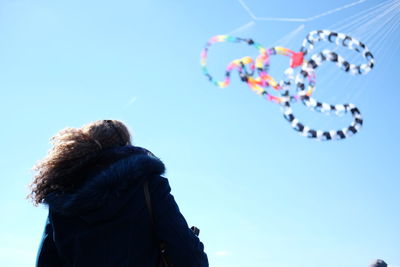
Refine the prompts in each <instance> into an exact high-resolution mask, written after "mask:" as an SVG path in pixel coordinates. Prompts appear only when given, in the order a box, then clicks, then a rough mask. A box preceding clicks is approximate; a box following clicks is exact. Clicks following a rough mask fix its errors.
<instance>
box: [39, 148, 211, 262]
mask: <svg viewBox="0 0 400 267" xmlns="http://www.w3.org/2000/svg"><path fill="white" fill-rule="evenodd" d="M81 165H82V166H81V167H80V168H78V170H77V171H76V173H74V175H80V176H81V177H83V178H84V179H82V180H84V181H85V182H83V183H82V184H81V185H80V186H79V187H78V188H77V189H76V190H73V191H72V192H68V193H65V192H64V193H61V192H54V193H51V194H49V195H48V196H47V197H46V199H45V203H46V204H47V205H48V207H49V216H48V219H47V224H46V228H45V232H44V234H43V240H42V243H41V246H40V249H39V253H38V258H37V266H38V267H58V266H68V267H69V266H74V267H91V266H95V267H102V266H104V267H106V266H107V267H111V266H112V267H114V266H117V267H123V266H127V267H128V266H129V267H131V266H139V267H141V266H143V267H145V266H151V267H153V266H156V262H157V259H158V256H159V249H158V244H159V241H161V240H162V241H165V243H166V248H167V249H166V255H167V258H168V259H169V261H170V263H172V264H173V266H175V267H179V266H182V267H190V266H208V260H207V255H206V254H205V253H204V247H203V244H202V243H201V242H200V241H199V239H198V238H197V236H196V235H194V234H193V232H192V231H191V230H190V229H189V227H188V225H187V223H186V221H185V218H184V217H183V216H182V214H181V213H180V212H179V208H178V206H177V204H176V202H175V200H174V198H173V196H172V195H171V194H170V191H171V188H170V186H169V184H168V180H167V179H166V178H163V177H162V176H161V175H162V174H163V172H164V165H163V163H162V162H161V161H160V160H159V159H157V158H156V157H154V156H152V155H150V154H149V153H147V152H146V150H144V149H141V148H137V147H132V146H126V147H119V148H113V149H109V150H107V151H103V152H101V153H98V155H96V156H93V157H91V158H90V160H87V162H84V163H83V164H81ZM144 179H147V180H148V182H149V189H150V195H151V202H152V208H153V214H154V220H155V226H154V231H153V228H152V226H151V222H150V218H149V212H148V209H147V207H146V202H145V196H144V190H143V181H144Z"/></svg>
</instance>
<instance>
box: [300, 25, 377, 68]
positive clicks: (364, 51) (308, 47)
mask: <svg viewBox="0 0 400 267" xmlns="http://www.w3.org/2000/svg"><path fill="white" fill-rule="evenodd" d="M320 41H328V42H331V43H335V44H336V45H337V46H343V47H345V48H348V49H350V50H355V51H357V52H358V53H360V54H361V55H362V56H363V57H364V58H365V59H366V60H367V63H365V64H360V65H354V64H350V63H349V62H347V61H346V60H345V59H344V58H342V57H340V56H339V55H338V54H337V53H335V52H332V51H330V50H324V51H323V54H324V56H327V57H329V58H330V61H333V62H337V65H338V66H339V67H340V68H342V69H343V70H344V71H346V72H350V73H351V74H367V73H368V72H370V71H371V69H372V68H373V67H374V56H373V55H372V53H371V52H370V51H369V49H368V47H367V46H366V45H365V44H364V43H362V42H360V41H358V40H357V39H354V38H353V37H351V36H348V35H345V34H343V33H336V32H331V31H328V30H318V31H312V32H310V33H309V34H308V35H307V36H306V38H305V39H304V41H303V44H302V47H301V48H300V51H301V52H303V54H304V56H306V55H307V54H309V53H310V52H311V51H312V50H313V48H314V44H315V43H316V42H320Z"/></svg>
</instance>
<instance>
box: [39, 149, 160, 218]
mask: <svg viewBox="0 0 400 267" xmlns="http://www.w3.org/2000/svg"><path fill="white" fill-rule="evenodd" d="M110 162H111V163H110ZM164 171H165V166H164V164H163V163H162V162H161V161H160V160H159V159H158V158H156V157H155V156H154V155H153V154H151V152H149V151H147V150H145V149H143V148H139V147H133V146H125V147H118V148H113V149H109V150H107V151H102V152H101V153H99V154H98V155H96V156H95V157H94V158H93V159H92V160H91V162H88V163H87V164H85V165H84V166H83V167H82V168H81V169H80V170H79V171H77V173H75V174H73V175H85V176H86V177H85V182H84V183H83V184H82V185H81V186H80V187H79V188H77V189H76V190H74V191H73V192H70V193H60V192H53V193H50V194H48V195H47V197H46V199H45V203H46V204H47V205H48V206H49V210H50V212H57V213H59V214H61V215H64V216H80V217H82V218H83V219H84V220H86V221H88V222H94V221H98V220H104V219H107V218H109V217H111V216H113V215H115V214H116V213H117V212H118V211H119V210H120V208H122V207H123V206H124V204H125V203H126V202H127V201H128V200H129V197H130V196H131V194H130V193H131V192H132V188H133V186H134V185H135V184H136V183H140V182H142V181H143V179H146V178H148V177H151V176H155V175H161V174H163V173H164ZM130 189H131V190H130Z"/></svg>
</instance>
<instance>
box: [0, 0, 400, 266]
mask: <svg viewBox="0 0 400 267" xmlns="http://www.w3.org/2000/svg"><path fill="white" fill-rule="evenodd" d="M263 2H264V3H262V2H261V1H255V0H246V1H245V3H246V4H247V5H248V6H249V7H250V8H251V10H252V11H253V12H254V13H255V14H256V16H258V17H288V18H293V17H303V18H307V17H311V16H314V15H317V14H320V13H322V12H325V11H327V10H330V9H333V8H337V7H340V6H343V5H345V4H348V3H351V0H338V1H329V3H328V1H325V2H322V1H317V0H307V1H300V2H299V1H293V0H281V1H279V3H278V2H277V1H268V2H270V3H268V4H267V1H263ZM380 2H382V1H378V0H370V1H366V2H364V3H362V4H360V5H358V6H355V7H353V8H349V9H346V10H343V11H341V12H337V13H335V14H331V15H329V16H326V17H322V18H320V19H316V20H313V21H309V22H305V23H303V24H304V26H301V25H302V23H301V22H268V21H254V22H253V23H252V22H251V21H252V18H251V17H250V16H249V14H248V13H247V12H246V10H245V9H244V8H243V7H242V6H241V4H240V3H239V2H238V1H237V0H219V1H213V0H205V1H178V0H171V1H161V0H158V1H155V0H152V1H128V0H116V1H103V0H96V1H94V0H88V1H78V0H70V1H50V0H37V1H28V0H1V2H0V36H1V37H0V38H1V42H0V98H1V105H0V114H1V115H0V116H1V117H2V123H1V139H0V140H1V141H0V147H1V150H2V153H1V156H0V157H1V168H0V177H1V179H0V188H1V189H0V190H1V194H0V213H1V220H0V225H1V227H0V266H5V267H8V266H13V267H14V266H24V267H25V266H33V265H34V260H35V256H36V250H37V248H38V245H39V242H40V237H41V234H42V230H43V226H44V222H45V219H46V215H47V210H46V209H45V208H44V207H39V208H35V207H33V206H32V205H31V204H30V203H29V202H28V201H27V200H26V199H25V196H26V194H27V192H28V191H27V184H28V183H29V182H30V180H31V178H32V172H31V170H30V169H31V167H32V166H33V165H34V164H35V163H36V162H37V160H39V159H41V158H42V157H44V156H45V154H46V152H47V150H48V149H49V147H50V145H49V142H48V140H49V138H50V137H51V136H52V135H54V134H55V133H56V132H57V131H58V130H60V129H62V128H64V127H67V126H72V127H79V126H81V125H83V124H85V123H87V122H90V121H93V120H98V119H108V118H113V119H120V120H123V121H124V122H126V123H127V124H128V125H129V126H130V128H131V130H132V131H133V136H134V143H135V144H136V145H139V146H143V147H146V148H148V149H150V150H152V151H153V152H154V153H155V154H156V155H158V156H159V157H160V158H161V159H162V160H163V161H164V163H165V164H166V166H167V177H168V178H169V180H170V183H171V185H172V190H173V191H172V193H173V194H174V196H175V197H176V200H177V202H178V204H179V206H180V208H181V211H182V213H183V214H184V215H185V217H186V218H187V220H188V222H189V224H190V225H196V226H198V227H199V228H200V229H201V235H200V237H201V239H202V241H203V242H204V244H205V248H206V252H207V253H208V255H209V261H210V265H211V266H216V267H243V266H249V267H258V266H261V267H263V266H271V267H296V266H299V267H300V266H307V267H321V266H323V267H355V266H367V265H368V263H369V262H370V261H371V260H372V259H374V258H383V259H385V260H386V261H387V262H388V263H390V264H392V265H393V266H400V253H399V251H400V227H399V225H400V215H399V212H398V210H399V208H398V206H399V203H400V194H399V189H400V181H399V178H400V175H399V174H398V172H399V171H398V167H399V165H400V152H399V148H400V145H399V137H400V134H399V133H400V127H399V124H398V121H399V118H398V110H397V108H396V107H397V106H398V101H399V97H400V93H399V90H398V81H399V80H398V77H399V74H400V73H399V71H398V66H397V63H398V61H399V59H400V55H399V51H400V49H399V46H398V43H399V41H400V36H399V29H398V28H395V30H392V32H389V30H390V29H391V28H390V27H389V26H391V25H392V24H393V25H395V24H396V23H397V24H398V21H390V22H388V23H386V24H385V25H387V26H386V28H385V27H384V28H383V29H382V30H379V31H378V33H374V31H373V30H374V27H375V28H376V27H378V26H379V25H380V23H379V22H377V23H375V24H372V25H368V27H364V29H363V30H362V31H361V32H359V36H360V37H365V39H366V40H364V39H361V41H365V42H366V43H367V45H369V46H370V49H371V50H372V52H374V51H377V53H376V57H377V59H376V61H377V63H376V69H374V70H373V71H371V73H370V74H368V75H366V76H363V77H351V76H350V75H346V74H343V73H340V71H339V69H337V68H336V67H335V66H334V65H333V64H330V65H329V64H326V66H323V67H321V71H320V72H319V73H320V76H321V79H318V86H320V87H319V89H318V91H317V92H316V97H317V98H318V99H321V100H325V101H337V103H341V101H342V102H343V101H351V102H353V103H355V104H356V105H357V106H358V107H359V108H360V110H361V111H362V114H363V116H364V119H365V127H364V128H363V129H362V131H361V132H360V133H359V134H358V135H356V136H354V137H352V138H350V139H348V140H344V141H337V142H317V141H314V140H310V139H306V138H304V137H301V136H299V135H298V134H296V133H295V132H294V131H293V130H292V129H291V128H290V126H289V125H288V124H287V122H286V121H285V120H284V119H283V118H282V115H281V113H280V110H279V107H278V106H277V105H275V104H272V103H268V102H266V101H264V100H263V99H261V98H260V97H257V96H256V95H255V94H254V93H253V92H251V91H250V90H249V89H248V88H247V87H246V86H245V85H243V84H241V83H240V81H239V80H238V79H237V77H236V75H233V78H232V85H231V86H230V87H229V88H227V89H224V90H221V89H218V88H216V87H214V86H213V85H212V84H210V83H208V82H207V80H206V79H205V78H204V77H203V75H202V74H201V71H200V66H199V55H200V50H201V49H202V47H203V45H204V43H205V42H206V41H207V39H208V38H209V37H211V36H213V35H216V34H223V33H229V32H231V31H234V30H235V29H237V28H238V27H240V26H241V25H246V24H248V23H250V24H248V25H249V27H247V28H244V29H242V30H239V31H237V32H236V34H235V35H237V36H242V37H252V38H253V39H255V40H257V41H259V42H261V43H263V44H265V46H267V47H268V46H270V45H272V44H275V45H276V44H277V43H276V42H277V41H278V40H280V39H282V38H284V37H285V36H286V37H288V33H290V32H292V31H293V30H295V29H298V30H299V31H298V34H293V35H290V36H291V37H293V38H284V39H283V40H281V41H282V43H284V45H285V46H287V47H288V48H291V49H293V50H297V49H298V48H299V47H300V44H301V40H302V39H303V38H304V36H305V35H306V34H307V32H308V31H311V30H314V29H325V28H327V29H329V28H330V26H332V25H335V24H337V23H339V22H341V21H343V20H344V19H345V18H346V17H349V16H351V15H354V14H357V12H360V11H362V10H367V9H368V8H371V7H374V6H375V5H377V4H378V3H380ZM371 10H374V9H371ZM370 12H372V11H370ZM366 14H367V15H368V13H366ZM360 16H361V15H360ZM385 17H387V16H385ZM354 20H355V19H354ZM352 21H353V20H350V21H349V22H346V23H344V25H342V26H341V27H342V29H343V32H345V33H347V32H346V29H348V30H353V29H351V25H353V24H352V23H353V22H352ZM381 24H382V23H381ZM362 25H363V23H361V25H359V26H362ZM377 25H378V26H377ZM380 26H382V25H380ZM337 27H338V28H339V26H337ZM386 32H388V33H390V34H388V35H385V34H384V33H386ZM349 33H351V31H350V32H349ZM368 41H370V43H368ZM225 48H226V49H225ZM212 49H214V48H212ZM254 53H255V51H253V50H251V49H249V48H246V47H245V48H243V47H239V46H234V45H226V46H224V45H219V46H216V47H215V50H212V53H210V70H211V71H212V72H213V73H215V75H223V68H224V67H225V65H226V64H227V63H228V61H229V60H232V59H235V58H239V57H242V56H245V55H253V56H254V55H255V54H254ZM343 53H346V52H343ZM353 56H354V55H353ZM354 58H355V60H356V61H357V60H359V61H360V62H361V61H362V60H361V59H360V58H357V55H355V56H354ZM277 61H279V60H278V59H277ZM276 66H279V64H278V63H277V65H276ZM276 68H278V67H276ZM324 70H326V73H328V74H329V75H328V74H325V75H324V74H323V73H324ZM273 71H274V72H276V73H281V70H279V68H278V69H274V70H273ZM331 74H332V75H331ZM317 75H319V74H318V73H317ZM320 76H318V77H320ZM347 76H349V77H347ZM295 109H296V111H298V112H299V114H302V115H304V119H305V120H306V121H307V120H308V121H307V122H308V123H310V124H312V123H314V124H313V125H321V127H326V128H330V127H331V125H334V126H335V125H340V126H341V127H344V126H345V125H343V124H342V123H343V122H344V123H348V122H349V121H350V119H349V118H348V117H344V118H341V119H337V118H335V117H329V116H325V115H323V116H322V115H320V114H316V113H315V112H312V111H308V110H302V109H304V107H302V106H301V105H298V106H296V107H295ZM317 118H320V119H317ZM335 127H336V126H335ZM338 127H339V126H338Z"/></svg>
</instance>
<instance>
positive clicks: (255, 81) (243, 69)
mask: <svg viewBox="0 0 400 267" xmlns="http://www.w3.org/2000/svg"><path fill="white" fill-rule="evenodd" d="M220 42H231V43H245V44H247V45H250V46H252V47H254V48H255V49H257V50H258V53H259V55H258V56H257V57H256V58H255V59H253V58H251V57H248V56H246V57H242V58H239V59H235V60H233V61H232V62H230V63H229V64H228V66H227V67H226V70H225V79H224V80H222V81H218V80H216V79H215V78H214V77H213V76H212V75H211V74H210V73H209V71H208V67H207V59H208V52H209V49H210V47H211V46H212V45H213V44H215V43H220ZM317 42H330V43H334V44H336V45H337V46H343V47H345V48H347V49H350V50H354V51H356V52H358V53H359V54H361V56H362V57H363V58H364V59H365V60H366V63H364V64H359V65H355V64H352V63H350V62H348V61H347V60H346V59H344V58H343V57H342V56H341V55H339V54H337V53H336V52H334V51H331V50H328V49H324V50H322V51H321V52H318V53H315V54H313V55H311V56H309V55H310V54H311V52H312V51H313V49H314V45H315V43H317ZM274 55H282V56H286V57H289V58H290V66H289V68H288V69H286V70H285V72H284V74H285V76H286V78H285V80H282V81H276V80H275V79H274V78H273V77H272V76H270V75H269V74H268V70H269V68H270V58H271V57H272V56H274ZM325 61H331V62H334V63H336V65H337V66H338V67H339V68H340V69H342V70H343V71H345V72H347V73H350V74H353V75H363V74H367V73H368V72H369V71H371V69H372V68H373V66H374V56H373V55H372V53H371V52H370V51H369V49H368V48H367V46H366V45H365V44H364V43H362V42H360V41H358V40H356V39H354V38H352V37H350V36H348V35H345V34H343V33H336V32H331V31H328V30H318V31H312V32H310V33H309V34H308V35H307V36H306V38H305V39H304V41H303V43H302V46H301V48H300V51H299V52H294V51H292V50H290V49H287V48H284V47H280V46H276V47H272V48H269V49H266V48H265V47H263V46H262V45H261V44H259V43H257V42H255V41H253V40H252V39H245V38H239V37H233V36H229V35H218V36H214V37H212V38H210V40H209V41H208V42H207V43H206V45H205V47H204V49H203V50H202V52H201V62H200V63H201V66H202V70H203V73H204V75H205V76H206V77H207V78H208V80H209V81H210V82H212V83H213V84H214V85H216V86H218V87H221V88H224V87H227V86H228V85H229V84H230V78H231V73H232V71H234V70H236V71H237V72H238V74H239V77H240V79H241V81H242V82H245V83H246V84H247V85H248V86H249V87H250V89H251V90H253V91H254V92H255V93H257V94H258V95H260V96H262V97H264V98H265V99H266V100H269V101H271V102H274V103H277V104H279V105H280V106H281V107H282V112H283V117H284V118H285V119H286V120H287V121H288V122H289V123H290V125H291V127H292V128H293V129H294V130H296V131H298V132H300V134H301V135H303V136H305V137H309V138H314V139H317V140H339V139H345V138H347V137H349V136H352V135H354V134H356V133H358V132H359V131H360V129H361V127H362V124H363V119H362V117H361V112H360V111H359V109H358V108H357V107H356V106H355V105H354V104H351V103H348V104H335V105H333V104H328V103H324V102H320V101H318V100H316V99H314V98H313V97H312V94H313V92H314V90H315V84H316V75H315V70H316V69H317V68H318V67H319V66H321V65H322V64H323V63H324V62H325ZM297 68H299V71H298V73H297V74H296V75H295V74H294V73H295V69H297ZM292 86H295V88H296V90H295V92H292V91H293V90H291V88H292ZM271 90H273V91H277V92H279V95H278V96H277V95H275V94H273V93H272V91H271ZM296 102H302V103H303V104H304V105H305V106H307V107H309V108H311V109H312V110H314V111H317V112H323V113H327V114H335V115H343V114H346V113H350V114H351V115H352V117H353V121H352V122H351V124H350V125H349V126H347V127H345V128H343V129H339V130H328V131H326V130H325V131H324V130H315V129H313V128H311V127H309V126H306V125H304V124H303V123H301V122H300V121H299V120H298V119H297V118H296V117H295V115H294V114H293V111H292V108H291V104H292V103H296Z"/></svg>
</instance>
